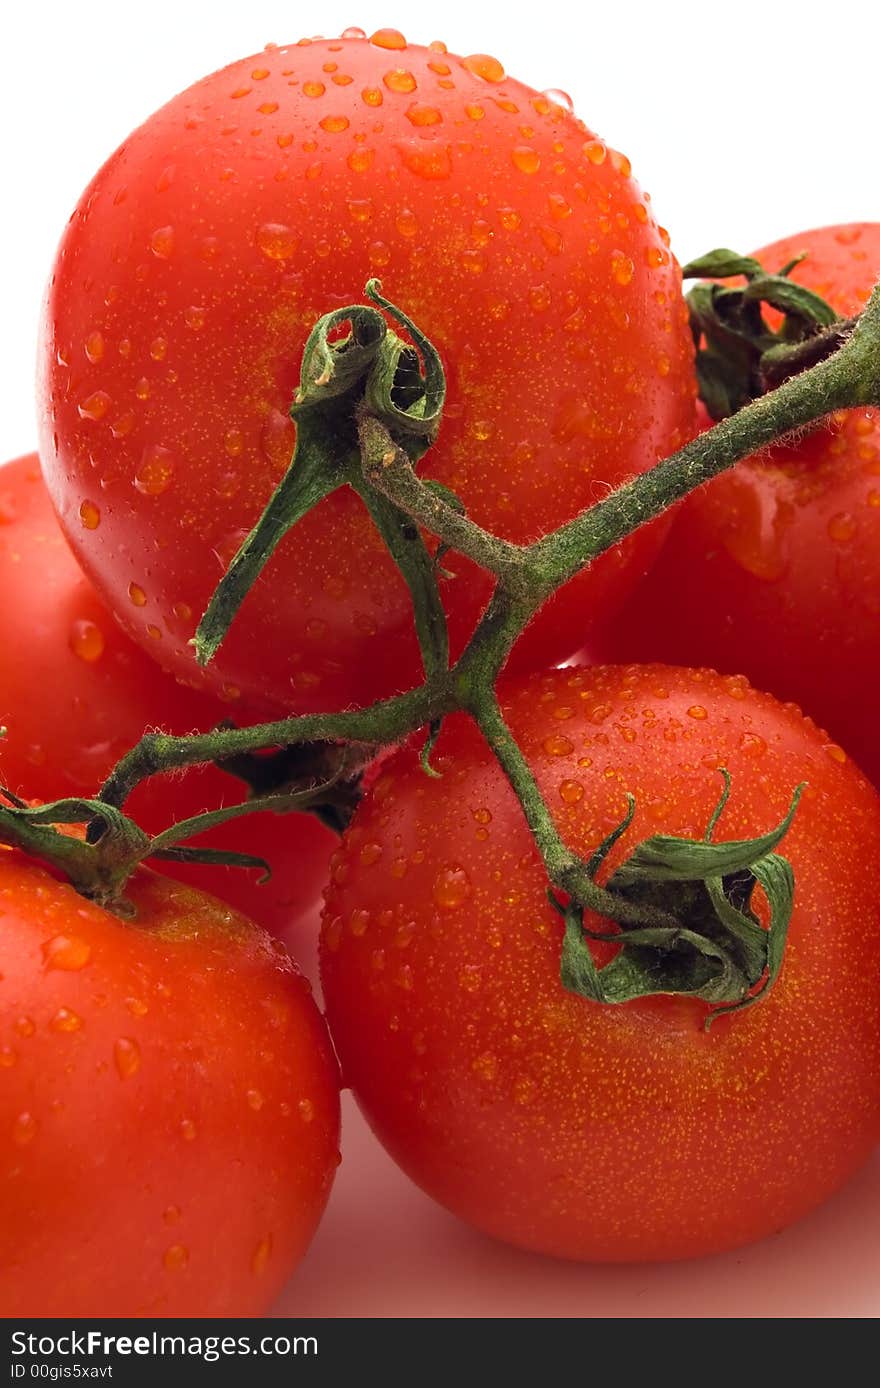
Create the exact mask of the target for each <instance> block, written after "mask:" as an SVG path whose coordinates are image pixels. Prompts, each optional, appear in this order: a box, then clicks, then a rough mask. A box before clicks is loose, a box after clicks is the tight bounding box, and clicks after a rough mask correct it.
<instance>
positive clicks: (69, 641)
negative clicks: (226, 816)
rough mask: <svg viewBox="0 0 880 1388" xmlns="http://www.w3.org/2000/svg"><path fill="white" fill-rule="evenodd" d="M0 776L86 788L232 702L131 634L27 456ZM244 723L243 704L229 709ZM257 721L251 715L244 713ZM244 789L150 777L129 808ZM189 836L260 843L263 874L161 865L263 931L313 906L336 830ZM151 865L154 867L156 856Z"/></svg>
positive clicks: (11, 525) (7, 572)
mask: <svg viewBox="0 0 880 1388" xmlns="http://www.w3.org/2000/svg"><path fill="white" fill-rule="evenodd" d="M0 588H2V591H3V593H4V599H5V600H4V614H3V640H4V645H5V649H6V651H7V657H6V659H4V660H3V661H2V663H0V722H2V723H3V724H5V726H6V735H5V737H4V738H3V740H2V742H0V779H2V781H3V782H4V784H6V785H7V786H8V787H9V788H10V789H11V790H13V791H15V792H16V793H18V794H21V795H24V796H26V797H28V798H34V799H40V800H54V799H57V798H59V797H61V796H66V795H83V796H91V795H94V794H95V792H96V791H97V790H98V788H99V786H100V785H101V782H102V781H103V779H104V777H105V776H106V775H107V772H108V771H109V770H110V768H111V767H112V766H113V764H114V762H115V761H117V760H118V758H119V757H120V756H122V754H123V753H124V752H126V751H128V749H129V748H130V747H132V746H133V745H134V744H135V742H137V740H138V738H139V737H140V736H141V734H142V733H143V732H144V730H145V729H146V728H147V727H161V728H164V729H165V730H166V731H168V732H175V733H189V732H192V731H193V730H194V729H202V730H207V729H209V728H211V727H213V726H214V725H215V724H216V723H218V722H219V721H220V720H221V719H223V718H227V717H228V716H229V712H230V710H229V708H228V706H226V705H223V704H221V703H219V702H217V701H215V700H213V699H208V698H206V697H205V696H204V695H203V694H197V693H195V692H194V691H193V690H190V689H184V687H183V686H182V685H180V684H177V683H176V681H175V680H173V679H171V678H169V676H167V675H164V674H163V673H162V671H161V670H160V669H159V668H158V666H156V665H154V663H153V662H152V661H151V660H148V659H147V658H146V656H145V655H144V654H143V653H142V652H141V651H140V650H139V649H138V648H137V646H134V645H132V643H131V642H130V641H129V640H128V638H127V637H125V636H124V635H123V634H122V632H121V631H120V630H119V628H118V626H117V624H116V623H115V621H114V620H113V618H112V616H111V615H110V613H109V612H108V611H107V609H106V608H105V607H104V606H103V605H102V604H101V602H100V601H99V599H98V598H97V596H96V595H95V593H94V591H93V590H92V588H91V587H90V586H89V583H88V581H87V580H86V579H85V578H84V576H83V575H82V573H81V572H80V570H79V569H78V568H77V565H76V563H75V562H74V559H73V556H72V555H71V553H70V550H69V549H68V547H67V545H66V543H65V541H64V537H63V535H62V534H61V531H60V530H59V529H58V525H57V522H56V519H55V515H54V513H53V511H52V507H51V504H50V502H49V498H48V496H47V494H46V489H45V487H44V485H43V482H42V478H41V476H40V467H39V462H38V460H37V458H36V456H35V455H34V454H31V456H30V457H27V458H19V459H18V460H17V461H16V462H14V463H11V464H9V465H8V466H6V467H4V468H3V469H2V470H0ZM235 714H236V717H237V718H239V719H241V718H242V717H243V715H244V710H242V709H238V708H237V709H236V710H235ZM244 716H245V718H246V721H248V722H251V723H254V722H257V721H259V715H257V714H250V715H244ZM243 798H244V786H243V785H242V784H241V783H240V782H236V781H234V780H232V779H231V778H230V777H229V776H227V775H225V774H224V773H222V772H220V771H217V770H216V769H215V768H213V767H210V768H205V769H200V770H197V771H192V772H187V774H186V775H185V776H175V777H156V778H154V779H152V780H150V781H147V782H145V783H144V784H143V785H142V786H141V787H140V788H139V789H138V790H137V791H135V793H134V795H133V796H132V797H131V800H130V801H129V804H128V807H127V808H128V809H129V811H130V813H131V815H132V817H133V818H134V819H136V820H137V822H138V823H139V824H140V825H141V826H142V828H144V829H146V830H148V831H150V832H153V833H158V832H159V830H161V829H164V828H167V827H168V825H169V824H171V823H173V822H174V821H176V820H180V819H185V818H187V817H188V816H190V815H195V814H200V813H201V812H202V811H203V810H205V809H215V808H218V807H219V806H220V805H222V804H224V803H229V802H234V801H237V800H241V799H243ZM193 842H195V843H198V844H200V845H201V844H205V845H210V846H212V847H215V848H227V849H228V848H237V849H240V850H241V851H242V852H245V853H248V852H249V853H255V854H257V855H259V856H262V857H264V858H266V859H268V860H269V861H270V862H271V863H272V865H273V869H274V870H273V876H272V878H271V880H270V881H269V882H268V883H266V884H264V885H262V886H261V885H259V883H258V878H259V874H258V873H256V872H251V871H245V870H243V869H241V868H231V867H230V868H226V867H210V868H208V867H188V866H183V865H180V864H176V863H162V864H161V870H162V871H163V872H168V873H170V875H171V876H173V877H178V878H180V879H182V880H183V881H189V882H192V883H194V884H195V885H203V886H205V887H210V888H211V889H212V890H213V891H215V892H217V893H218V895H220V896H222V897H223V898H224V900H227V901H230V902H231V903H232V904H233V905H234V906H236V907H238V908H239V909H241V910H243V911H246V912H247V913H248V914H249V915H251V916H253V917H254V918H255V919H257V920H259V921H260V922H261V923H262V924H264V925H265V926H267V928H269V929H272V930H275V931H281V930H283V929H285V928H288V927H289V926H290V925H291V924H292V923H293V922H294V921H295V919H296V918H297V916H299V915H301V914H302V913H303V911H305V910H307V909H308V908H310V907H311V906H312V905H313V904H314V901H315V899H316V897H317V895H318V893H319V891H320V889H321V886H322V884H323V881H324V879H325V877H326V871H327V858H328V856H329V854H330V850H331V847H332V843H333V835H332V834H331V833H330V831H329V830H328V829H325V828H324V826H323V825H322V824H320V823H319V822H318V820H316V819H315V818H314V817H313V816H312V815H304V814H289V815H272V814H259V815H249V816H246V817H245V818H243V819H240V820H237V821H234V822H233V823H231V824H226V825H223V826H222V827H221V828H219V829H214V830H212V831H211V832H210V833H209V834H206V835H204V836H203V837H202V838H199V839H198V840H194V841H193ZM156 866H157V867H158V866H159V864H158V863H157V864H156Z"/></svg>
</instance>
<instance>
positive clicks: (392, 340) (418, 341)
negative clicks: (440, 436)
mask: <svg viewBox="0 0 880 1388" xmlns="http://www.w3.org/2000/svg"><path fill="white" fill-rule="evenodd" d="M381 287H382V286H381V284H380V282H379V280H376V279H373V280H369V281H368V283H367V285H366V288H365V290H364V292H365V294H366V295H367V297H368V298H369V299H372V300H373V302H374V303H375V304H378V305H379V307H380V308H382V309H384V310H385V312H386V313H387V314H388V316H389V318H393V319H394V321H395V322H396V323H397V324H399V325H400V327H402V328H403V329H404V331H405V332H406V333H407V335H408V336H409V337H410V338H411V339H412V343H413V346H410V345H409V344H408V343H406V342H404V341H403V340H402V339H401V338H400V337H398V336H397V334H396V333H392V332H389V333H388V336H387V340H386V343H385V344H384V348H383V351H382V352H381V353H380V354H379V358H378V360H377V363H376V368H375V370H374V371H372V372H371V374H370V378H369V380H368V381H367V388H366V394H365V406H366V409H367V410H368V411H369V412H370V413H372V414H375V415H376V416H377V417H378V418H379V419H381V420H382V422H383V424H384V425H385V427H386V428H387V430H388V432H389V433H390V434H391V437H392V438H393V439H394V441H395V443H398V444H399V445H400V447H401V448H403V449H404V450H405V452H406V453H407V454H408V455H409V457H410V459H411V461H412V462H418V460H419V458H421V457H422V456H423V454H424V453H425V452H426V451H427V449H428V448H429V447H430V445H431V444H432V443H433V442H434V440H435V439H436V437H437V432H438V430H439V428H440V420H441V418H442V415H443V405H444V403H445V400H446V374H445V372H444V370H443V364H442V362H441V361H440V356H439V354H438V352H437V349H436V348H435V347H434V345H433V343H432V342H430V341H429V340H428V338H427V337H425V334H424V333H423V332H422V330H421V329H420V328H419V327H418V325H417V324H416V323H414V322H413V320H412V319H411V318H409V317H408V316H407V315H406V314H405V313H404V312H403V310H402V309H399V308H398V307H397V305H396V304H392V303H391V301H390V300H389V299H386V298H383V296H382V295H381V294H380V292H379V291H380V289H381Z"/></svg>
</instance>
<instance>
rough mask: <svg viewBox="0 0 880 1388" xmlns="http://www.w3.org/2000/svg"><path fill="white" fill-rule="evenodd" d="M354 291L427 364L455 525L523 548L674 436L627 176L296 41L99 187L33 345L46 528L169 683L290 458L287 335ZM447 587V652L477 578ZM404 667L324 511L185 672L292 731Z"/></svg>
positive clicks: (567, 606) (527, 111) (397, 73)
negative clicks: (276, 713) (202, 666)
mask: <svg viewBox="0 0 880 1388" xmlns="http://www.w3.org/2000/svg"><path fill="white" fill-rule="evenodd" d="M255 73H257V74H259V75H258V76H254V74H255ZM374 275H379V276H380V277H381V279H382V283H383V289H384V292H385V293H386V294H387V295H389V297H391V298H392V299H393V300H394V301H395V302H397V303H399V304H400V305H401V306H402V307H403V308H404V309H405V310H406V311H407V312H408V313H409V314H410V315H411V316H412V317H413V318H414V319H416V320H417V321H418V323H419V324H420V326H421V328H422V329H423V330H424V331H425V332H426V333H427V334H428V335H429V337H430V338H431V339H432V340H433V341H434V343H435V344H436V346H437V347H438V349H439V351H440V353H441V355H442V358H443V361H444V364H445V366H446V369H447V372H448V376H449V393H448V401H447V407H446V411H445V416H444V422H443V427H442V431H441V436H440V439H439V441H438V443H437V444H436V446H435V447H434V448H433V449H432V451H431V455H430V458H429V459H428V460H426V461H425V463H424V464H423V471H424V472H425V474H426V475H430V476H433V477H436V478H438V479H440V480H441V481H443V482H444V483H445V484H447V485H448V486H450V487H452V488H453V490H454V491H455V492H456V493H457V494H458V495H459V496H460V497H461V499H462V501H463V502H464V504H465V505H466V506H467V509H468V511H469V513H470V514H471V515H472V516H473V517H474V519H475V520H477V521H478V522H479V523H480V524H482V525H485V526H489V527H490V528H492V529H494V530H495V531H497V532H499V533H502V534H504V535H506V536H508V537H509V538H511V539H515V540H527V539H531V538H535V537H536V536H538V535H539V534H540V533H542V532H544V531H546V530H548V529H551V528H553V527H555V526H556V525H558V524H559V523H560V522H561V521H563V520H565V519H568V518H570V517H571V516H572V515H573V514H574V513H576V512H577V511H578V510H579V509H581V508H583V507H585V506H586V505H588V504H590V503H591V502H592V501H594V500H595V499H596V497H597V496H599V495H604V494H605V493H606V492H607V490H608V488H609V487H610V486H614V485H617V484H618V483H620V482H621V481H623V480H624V479H625V478H626V477H628V476H630V475H631V474H633V473H636V472H639V471H642V470H644V469H645V468H647V467H648V466H650V464H651V463H652V462H653V461H654V460H655V459H656V458H657V457H658V456H661V455H663V454H664V453H667V452H669V451H671V450H672V449H673V448H674V447H675V446H676V445H677V444H679V443H681V442H682V441H683V440H684V438H685V437H686V436H687V435H688V434H689V432H690V430H691V429H692V425H693V399H694V375H693V366H692V349H691V343H690V337H689V333H688V329H687V323H686V319H685V314H684V306H683V301H682V296H681V287H680V276H679V272H678V267H677V266H676V264H675V262H674V260H673V258H672V256H671V254H670V252H669V250H668V247H667V239H665V234H664V233H663V232H662V230H661V229H660V228H658V226H657V223H656V221H655V219H654V215H653V212H652V210H651V206H650V204H649V203H648V201H647V200H646V198H645V197H644V195H643V194H642V193H641V191H640V189H639V188H638V186H637V184H636V183H634V182H633V180H632V179H631V177H630V175H629V164H628V161H627V160H626V159H625V158H624V157H623V156H622V155H619V154H617V153H616V152H615V151H613V150H611V149H609V148H608V147H607V146H606V145H605V144H604V143H603V142H602V141H601V140H599V139H597V138H596V137H595V136H594V135H593V133H592V132H591V131H589V130H588V129H587V128H586V126H584V124H583V123H582V122H581V121H579V120H577V119H576V118H575V117H574V115H573V114H572V113H571V112H570V111H569V110H568V109H566V107H565V106H563V105H559V104H557V103H556V102H554V101H551V100H548V99H547V98H546V97H543V96H541V95H539V94H538V93H537V92H535V91H533V90H532V89H530V88H528V87H526V86H524V85H523V84H522V83H519V82H516V81H514V80H512V79H508V78H505V77H504V76H503V70H502V69H501V68H500V65H498V64H496V63H494V60H493V62H491V63H489V62H482V61H480V62H477V61H472V60H469V59H461V58H458V57H455V56H454V55H451V54H447V53H445V52H440V51H438V50H432V49H428V48H421V47H417V46H414V45H409V46H406V47H405V48H395V49H388V48H386V47H384V46H383V45H382V43H370V42H367V41H365V40H362V39H350V38H349V39H340V40H321V41H320V42H319V41H315V42H311V43H308V44H306V45H292V46H287V47H283V48H279V49H275V50H273V51H271V52H269V53H263V54H260V55H257V56H255V57H251V58H247V59H243V60H242V61H240V62H238V63H234V64H233V65H232V66H230V67H228V68H225V69H224V70H223V71H221V72H219V73H215V74H214V75H212V76H210V77H208V78H206V79H204V80H203V81H201V82H199V83H197V84H196V85H195V86H193V87H191V88H189V89H188V90H187V91H185V92H183V93H182V94H181V95H180V96H178V97H176V98H174V99H173V100H172V101H171V102H169V103H168V105H166V106H165V107H163V108H162V109H161V110H160V111H158V112H156V114H155V115H154V116H152V117H151V118H150V119H149V120H148V121H147V122H146V123H145V124H144V125H143V126H141V127H140V129H138V130H136V131H135V132H134V133H133V134H132V135H131V136H130V138H129V139H128V140H127V141H126V142H125V143H124V144H123V145H122V146H121V147H120V149H119V150H117V152H116V153H115V154H114V155H113V156H112V157H111V158H110V159H109V160H108V162H107V163H106V164H105V165H104V167H103V168H102V169H101V170H100V171H99V172H98V174H97V175H96V177H95V179H94V180H93V182H92V183H91V185H90V186H89V188H88V189H87V190H86V192H85V193H84V195H83V197H82V199H81V201H80V203H79V205H78V207H77V209H76V211H75V212H74V215H73V217H72V219H71V221H70V223H69V225H68V227H67V229H66V230H65V232H64V236H63V238H62V242H61V246H60V249H59V253H58V258H57V261H56V264H55V268H54V275H53V279H52V283H51V285H50V288H49V292H48V298H47V303H46V308H45V314H44V322H43V344H42V349H41V366H40V398H41V452H42V456H43V462H44V466H45V469H46V476H47V481H48V485H49V488H50V491H51V493H52V497H53V500H54V502H55V505H56V507H57V509H58V512H59V515H60V519H61V523H62V526H63V527H64V530H65V532H66V534H67V536H68V538H69V540H70V542H71V544H72V545H73V547H74V550H75V552H76V553H77V555H78V557H79V559H80V561H81V562H82V564H83V566H84V567H85V569H86V571H87V573H88V574H89V577H90V578H91V580H92V581H93V583H94V584H95V586H96V587H97V589H98V590H99V592H100V593H101V594H102V596H103V597H104V599H105V600H106V601H108V602H109V603H110V605H111V606H112V607H113V609H114V610H115V612H116V613H117V616H118V617H119V619H120V621H121V622H122V623H123V625H124V627H125V629H126V631H127V632H128V633H129V634H130V635H131V636H133V637H134V638H135V639H136V640H138V641H139V642H141V644H142V645H143V646H144V647H145V648H146V649H147V650H148V651H149V652H150V654H151V655H152V656H153V658H154V659H156V660H158V661H160V662H161V663H162V664H163V665H164V666H165V667H166V668H168V669H172V670H174V671H175V672H176V673H178V674H183V675H184V676H185V677H186V678H188V679H195V678H197V677H199V672H198V670H197V668H196V666H195V663H194V659H193V654H192V650H191V648H190V647H189V646H188V645H187V641H188V640H189V638H190V637H191V636H192V634H193V630H194V627H195V624H196V622H197V621H198V619H199V617H200V615H201V613H202V612H203V611H204V609H205V606H206V604H207V602H208V599H209V597H210V595H211V593H212V591H213V589H214V587H215V586H216V584H217V582H218V580H219V578H220V576H221V574H222V573H223V571H224V569H225V567H226V565H228V563H229V561H230V559H231V557H232V555H233V553H234V552H235V550H236V549H237V547H238V545H239V544H240V543H241V540H242V539H243V538H244V536H245V535H246V534H247V532H248V530H249V528H250V527H251V526H252V525H253V523H254V522H255V520H256V519H257V517H258V515H259V514H260V512H261V511H262V509H263V507H264V506H265V504H266V502H267V500H268V498H269V495H270V493H271V491H272V489H273V487H274V485H275V484H276V482H277V481H278V479H279V477H280V475H281V474H282V472H283V470H284V469H285V468H286V466H287V464H288V462H289V459H290V456H291V451H292V447H293V441H294V430H293V425H292V424H291V422H290V420H289V418H288V414H287V412H288V409H289V406H290V404H291V401H292V399H293V396H294V391H295V388H296V386H297V384H298V374H299V367H300V357H301V352H302V348H303V345H304V343H305V339H306V336H307V334H308V332H309V330H310V328H311V326H312V325H313V324H314V322H315V321H316V320H317V318H318V317H319V316H320V315H321V314H323V313H325V312H327V311H328V310H330V309H334V308H337V307H340V306H342V305H345V304H347V303H351V302H352V301H358V300H360V298H361V296H362V293H363V287H364V284H365V282H366V280H367V279H368V278H369V277H371V276H374ZM83 508H85V514H86V516H87V517H89V518H90V520H89V521H88V522H87V523H84V522H83ZM92 522H93V523H92ZM659 540H660V531H659V530H657V529H655V530H654V531H653V532H651V533H645V534H640V535H639V536H638V537H636V538H634V539H632V540H628V541H627V542H626V543H625V544H624V545H623V546H622V547H619V548H618V549H616V550H615V551H614V552H613V553H611V554H610V555H609V556H607V557H605V558H603V559H601V560H600V561H599V562H598V563H597V564H596V565H595V566H593V567H592V568H591V570H590V573H589V574H588V575H584V576H582V577H580V578H578V579H577V580H575V581H574V582H573V583H572V584H571V585H570V586H569V587H568V588H567V589H566V591H565V593H564V594H562V595H560V596H559V597H558V598H557V599H555V601H554V602H553V603H552V604H551V605H550V607H549V608H548V609H547V613H546V615H545V616H544V617H543V618H539V619H538V621H536V622H535V623H534V624H533V625H532V626H531V627H530V628H529V631H528V632H527V633H526V636H525V638H524V641H523V643H522V644H521V646H520V647H519V648H518V652H517V655H516V657H515V658H516V659H517V660H519V661H521V662H525V663H526V664H529V663H530V664H532V665H534V664H536V663H539V664H544V663H549V662H550V661H552V659H553V658H555V657H560V658H561V657H563V656H565V655H566V654H568V653H570V652H571V651H572V650H573V649H575V648H576V646H577V644H578V642H579V640H580V638H581V634H582V632H583V629H584V625H585V624H586V623H587V622H588V621H589V620H590V619H591V617H592V616H593V615H595V614H597V613H598V612H599V611H600V610H601V611H611V610H612V609H613V608H614V607H615V606H616V605H618V604H619V602H620V601H621V600H622V599H623V597H624V595H625V593H626V591H627V590H628V589H629V587H631V586H632V584H633V583H634V582H635V581H636V580H637V578H638V577H639V576H640V575H641V574H642V573H643V572H644V571H645V570H646V568H647V567H648V564H649V562H650V560H651V559H652V558H653V556H654V554H655V553H656V548H657V545H658V544H659ZM447 567H448V568H449V569H450V570H452V571H454V573H455V575H456V577H455V578H454V579H449V580H444V600H445V602H446V605H447V607H448V609H449V616H450V625H451V630H452V639H453V646H454V647H455V648H456V649H460V648H461V646H462V644H463V642H464V639H465V637H466V635H467V634H468V633H469V631H470V630H471V628H472V625H473V622H474V620H475V618H476V617H477V615H478V613H479V612H480V610H481V608H482V606H483V604H484V603H485V600H486V598H487V595H488V592H489V585H488V580H487V578H486V576H485V575H484V574H481V573H479V572H478V571H477V570H476V569H475V568H473V567H472V566H470V565H468V564H467V563H466V562H465V561H463V560H461V559H458V558H455V557H451V558H450V560H449V563H448V565H447ZM151 626H158V627H159V628H161V629H162V631H163V640H162V642H161V643H157V642H154V641H151V640H150V638H149V634H148V632H149V628H150V627H151ZM420 676H421V665H420V661H419V657H418V648H417V644H416V640H415V635H414V630H413V624H412V617H411V606H410V601H409V596H408V594H407V592H406V590H405V587H404V585H403V582H402V580H401V579H400V577H399V575H398V573H397V572H396V570H395V569H394V566H393V565H392V563H391V561H390V560H389V559H388V558H387V556H386V555H385V553H384V551H383V549H382V547H381V543H380V541H379V540H378V538H377V536H376V534H375V533H374V531H373V529H372V527H371V524H370V522H369V521H368V519H367V517H366V514H365V512H364V510H363V508H362V506H361V504H360V502H359V501H358V500H357V498H356V497H355V496H354V495H353V494H352V493H351V492H349V491H340V492H339V493H337V494H335V495H334V496H333V497H332V498H329V499H327V500H325V501H323V502H322V503H321V504H320V505H319V506H318V508H317V509H316V510H315V511H314V512H313V513H311V514H310V515H309V516H308V517H306V518H305V519H304V520H303V521H302V522H301V523H300V524H299V525H298V526H297V528H296V531H295V534H291V535H289V536H288V537H287V538H286V539H285V541H284V542H283V543H282V545H281V547H280V548H279V550H278V552H277V553H276V555H275V557H274V558H273V560H272V562H271V565H270V566H269V568H268V569H267V570H266V571H265V573H264V575H263V577H262V579H261V580H260V581H259V582H258V584H257V585H256V588H255V589H254V591H253V592H252V593H251V595H250V596H249V598H248V600H247V602H246V604H245V606H244V608H243V609H242V613H241V615H240V617H239V619H238V620H237V622H236V623H235V624H234V626H233V628H232V631H231V634H230V636H229V638H228V640H227V642H226V643H225V645H224V646H223V648H222V649H221V651H220V652H219V654H218V656H217V657H216V658H215V660H214V662H213V663H212V665H211V667H210V668H209V670H208V672H207V674H206V675H205V676H204V678H205V679H207V681H208V682H209V684H210V685H211V687H212V688H213V689H214V690H215V692H217V691H219V692H221V693H225V696H226V697H234V696H235V692H236V691H239V692H240V693H242V694H243V695H244V697H245V698H250V699H251V700H252V701H253V700H255V699H256V700H260V701H262V700H263V699H266V698H268V699H270V700H271V701H273V702H274V703H275V705H276V706H278V707H281V708H284V709H289V710H297V711H300V710H302V711H306V710H310V709H331V708H335V707H344V706H346V705H348V704H351V703H359V704H363V703H366V702H369V701H370V700H372V699H374V698H377V697H379V696H380V695H387V694H389V693H392V692H395V691H397V690H399V689H403V688H406V687H411V686H413V685H415V684H416V683H418V681H419V679H420Z"/></svg>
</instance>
